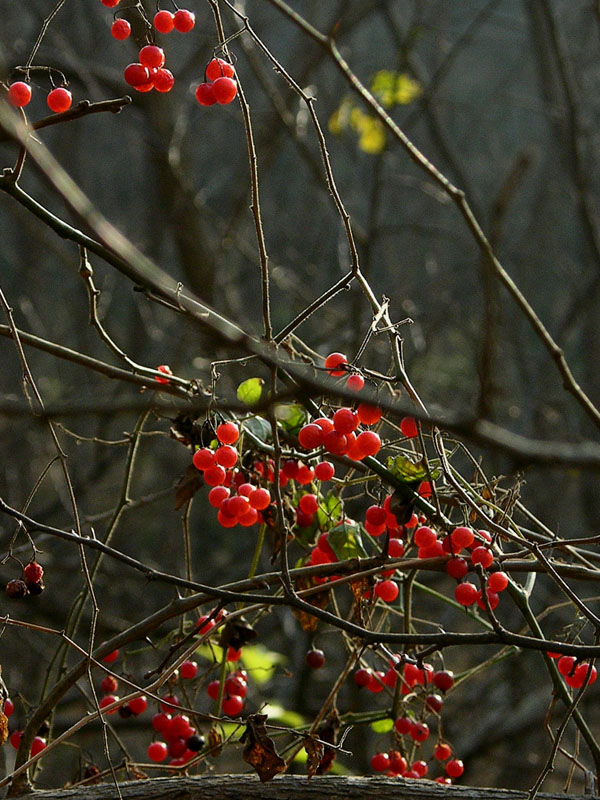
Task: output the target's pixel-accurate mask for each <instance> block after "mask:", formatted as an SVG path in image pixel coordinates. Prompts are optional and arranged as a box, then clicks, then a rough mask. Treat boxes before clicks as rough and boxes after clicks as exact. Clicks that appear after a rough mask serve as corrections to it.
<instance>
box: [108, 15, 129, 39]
mask: <svg viewBox="0 0 600 800" xmlns="http://www.w3.org/2000/svg"><path fill="white" fill-rule="evenodd" d="M110 32H111V33H112V35H113V37H114V38H115V39H118V40H119V41H120V42H122V41H123V40H124V39H128V38H129V35H130V34H131V25H130V24H129V23H128V22H127V20H126V19H116V20H115V21H114V22H113V24H112V25H111V28H110Z"/></svg>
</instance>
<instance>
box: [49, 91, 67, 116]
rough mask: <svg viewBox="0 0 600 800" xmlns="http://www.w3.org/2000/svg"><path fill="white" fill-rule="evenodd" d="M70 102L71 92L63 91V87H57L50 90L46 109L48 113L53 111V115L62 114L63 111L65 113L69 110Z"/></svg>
mask: <svg viewBox="0 0 600 800" xmlns="http://www.w3.org/2000/svg"><path fill="white" fill-rule="evenodd" d="M71 101H72V97H71V92H70V91H69V90H68V89H65V88H64V86H59V87H57V88H56V89H52V91H51V92H50V94H49V95H48V97H47V98H46V102H47V103H48V108H49V109H50V111H54V113H55V114H62V113H63V111H67V110H68V109H69V108H71Z"/></svg>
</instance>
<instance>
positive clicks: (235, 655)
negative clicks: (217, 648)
mask: <svg viewBox="0 0 600 800" xmlns="http://www.w3.org/2000/svg"><path fill="white" fill-rule="evenodd" d="M241 657H242V648H241V647H240V649H239V650H236V649H235V647H228V648H227V661H239V660H240V658H241Z"/></svg>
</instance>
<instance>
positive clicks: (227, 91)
mask: <svg viewBox="0 0 600 800" xmlns="http://www.w3.org/2000/svg"><path fill="white" fill-rule="evenodd" d="M212 88H213V95H214V97H215V100H216V101H217V103H219V105H222V106H226V105H228V104H229V103H231V101H232V100H233V98H234V97H235V96H236V94H237V83H236V82H235V81H234V80H233V78H217V80H216V81H214V82H213V85H212Z"/></svg>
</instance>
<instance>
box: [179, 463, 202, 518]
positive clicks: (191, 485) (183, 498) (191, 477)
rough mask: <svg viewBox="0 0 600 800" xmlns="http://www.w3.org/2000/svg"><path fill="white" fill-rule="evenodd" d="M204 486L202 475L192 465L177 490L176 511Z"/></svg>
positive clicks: (180, 480)
mask: <svg viewBox="0 0 600 800" xmlns="http://www.w3.org/2000/svg"><path fill="white" fill-rule="evenodd" d="M203 486H204V480H203V479H202V474H201V473H200V472H199V471H198V470H197V469H196V467H194V466H193V465H192V464H190V465H189V466H188V467H187V468H186V470H185V472H184V473H183V475H182V476H181V478H180V479H179V482H178V484H177V488H176V489H175V511H179V509H180V508H182V507H183V506H184V505H185V504H186V503H187V502H188V500H191V499H192V497H193V496H194V495H195V494H196V492H197V491H198V490H199V489H201V488H202V487H203Z"/></svg>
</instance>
